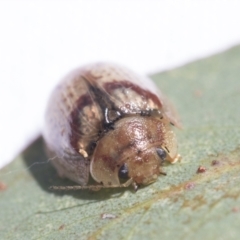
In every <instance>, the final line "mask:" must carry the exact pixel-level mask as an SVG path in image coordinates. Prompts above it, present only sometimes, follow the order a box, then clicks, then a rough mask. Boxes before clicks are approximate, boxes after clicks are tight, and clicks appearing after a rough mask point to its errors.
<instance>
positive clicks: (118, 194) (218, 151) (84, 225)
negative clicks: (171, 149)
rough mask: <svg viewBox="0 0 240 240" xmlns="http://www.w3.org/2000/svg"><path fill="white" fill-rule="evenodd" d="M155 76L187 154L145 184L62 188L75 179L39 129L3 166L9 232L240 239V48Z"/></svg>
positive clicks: (3, 217)
mask: <svg viewBox="0 0 240 240" xmlns="http://www.w3.org/2000/svg"><path fill="white" fill-rule="evenodd" d="M152 78H153V79H154V80H155V82H156V83H157V84H158V85H159V87H161V90H162V92H164V93H165V95H167V96H168V97H169V98H170V99H171V101H172V102H173V103H174V105H176V109H177V110H178V112H179V115H180V117H181V121H182V123H183V127H184V129H183V130H181V131H180V130H176V132H177V137H178V141H179V151H180V154H181V155H182V161H181V162H180V163H176V164H174V165H166V166H164V170H165V171H166V172H167V176H161V177H159V178H158V180H157V182H155V183H153V184H151V185H149V186H146V187H144V188H141V189H140V190H139V191H138V192H137V193H134V192H133V191H132V190H131V189H126V190H122V189H114V190H109V189H105V190H101V191H99V192H89V191H77V192H65V193H64V192H53V191H50V190H48V187H49V186H50V185H69V184H71V183H70V181H68V180H61V179H59V178H58V176H57V174H56V171H55V170H54V169H53V167H52V166H51V164H50V163H49V162H46V159H47V158H46V156H45V154H44V146H43V142H42V139H41V138H39V139H37V140H36V141H35V142H34V143H33V144H32V145H31V146H30V147H29V148H28V149H26V151H24V152H23V153H22V154H21V155H20V156H19V157H17V158H16V159H15V161H14V162H12V163H11V164H10V165H8V166H7V167H5V168H4V169H2V170H1V171H0V182H1V183H0V211H1V214H0V239H112V240H113V239H203V238H204V239H205V240H206V239H237V238H239V236H240V228H239V222H240V189H239V186H240V148H239V146H240V124H239V119H240V108H239V105H240V80H239V78H240V47H239V46H238V47H235V48H232V49H230V50H229V51H227V52H224V53H222V54H219V55H216V56H213V57H210V58H207V59H203V60H199V61H196V62H194V63H191V64H188V65H186V66H183V67H181V68H178V69H174V70H171V71H167V72H164V73H160V74H156V75H154V76H152ZM199 166H202V167H205V168H206V171H205V172H202V173H197V170H198V168H199ZM103 214H112V215H113V216H112V217H115V218H108V217H107V215H103Z"/></svg>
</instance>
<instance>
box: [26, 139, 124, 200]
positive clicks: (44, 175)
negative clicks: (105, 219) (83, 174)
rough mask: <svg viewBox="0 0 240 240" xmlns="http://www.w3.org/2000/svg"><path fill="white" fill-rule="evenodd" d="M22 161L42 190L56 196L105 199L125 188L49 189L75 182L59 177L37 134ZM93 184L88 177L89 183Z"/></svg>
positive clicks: (70, 184) (118, 193)
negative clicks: (94, 189) (95, 189)
mask: <svg viewBox="0 0 240 240" xmlns="http://www.w3.org/2000/svg"><path fill="white" fill-rule="evenodd" d="M22 156H23V159H24V163H25V165H26V166H27V168H28V171H29V172H30V173H31V174H32V176H33V177H34V179H35V180H36V181H37V183H38V184H39V186H40V187H41V188H42V190H44V191H46V192H48V193H54V194H55V195H58V196H64V195H71V196H73V197H75V198H78V199H86V200H98V201H101V200H105V199H108V198H114V197H119V196H121V195H122V194H123V193H124V191H126V190H127V189H121V188H116V189H101V190H100V191H90V190H77V191H76V190H75V191H56V190H55V191H54V190H51V189H49V187H50V186H73V185H76V183H74V182H72V181H70V180H68V179H61V178H60V177H59V176H58V174H57V171H56V170H55V168H54V167H53V166H52V164H51V161H54V159H49V158H48V157H47V155H46V153H45V145H44V141H43V138H42V136H39V137H38V138H37V139H36V140H35V141H34V142H33V143H31V144H30V145H29V146H28V147H27V148H26V149H25V150H24V151H23V153H22ZM92 183H93V184H94V182H93V180H92V179H90V183H89V184H92ZM116 195H117V196H116Z"/></svg>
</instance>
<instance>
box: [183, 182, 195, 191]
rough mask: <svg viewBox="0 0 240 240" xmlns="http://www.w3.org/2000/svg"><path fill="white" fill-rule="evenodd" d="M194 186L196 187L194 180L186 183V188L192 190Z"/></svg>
mask: <svg viewBox="0 0 240 240" xmlns="http://www.w3.org/2000/svg"><path fill="white" fill-rule="evenodd" d="M193 188H195V183H193V182H189V183H187V184H186V185H185V189H187V190H192V189H193Z"/></svg>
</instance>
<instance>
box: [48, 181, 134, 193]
mask: <svg viewBox="0 0 240 240" xmlns="http://www.w3.org/2000/svg"><path fill="white" fill-rule="evenodd" d="M132 183H134V182H133V179H132V178H130V179H128V180H127V181H126V182H125V183H123V184H120V185H107V186H104V185H89V186H80V185H78V186H51V187H49V189H50V190H57V191H70V190H84V189H88V190H93V191H99V190H100V189H102V188H126V187H128V186H130V184H132ZM135 184H136V183H135ZM136 186H137V185H136ZM134 189H135V191H136V189H137V187H135V185H134Z"/></svg>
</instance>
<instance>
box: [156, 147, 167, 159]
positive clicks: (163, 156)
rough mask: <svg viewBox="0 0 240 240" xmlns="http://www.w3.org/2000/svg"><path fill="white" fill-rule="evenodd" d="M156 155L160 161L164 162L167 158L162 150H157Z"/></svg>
mask: <svg viewBox="0 0 240 240" xmlns="http://www.w3.org/2000/svg"><path fill="white" fill-rule="evenodd" d="M157 154H158V156H159V157H160V158H161V159H162V161H165V159H166V157H167V153H166V151H164V150H163V149H162V148H157Z"/></svg>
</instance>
